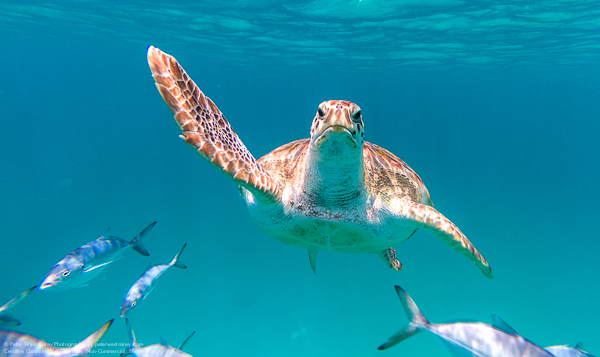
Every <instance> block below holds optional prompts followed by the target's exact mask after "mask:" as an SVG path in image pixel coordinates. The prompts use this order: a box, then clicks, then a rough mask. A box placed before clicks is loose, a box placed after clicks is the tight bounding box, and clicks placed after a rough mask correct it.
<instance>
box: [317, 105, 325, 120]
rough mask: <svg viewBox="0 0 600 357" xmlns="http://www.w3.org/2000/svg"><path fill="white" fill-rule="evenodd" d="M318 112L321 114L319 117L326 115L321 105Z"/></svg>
mask: <svg viewBox="0 0 600 357" xmlns="http://www.w3.org/2000/svg"><path fill="white" fill-rule="evenodd" d="M317 113H318V115H319V118H322V117H324V116H325V111H324V110H323V109H322V108H321V107H319V110H318V112H317Z"/></svg>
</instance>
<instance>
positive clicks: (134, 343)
mask: <svg viewBox="0 0 600 357" xmlns="http://www.w3.org/2000/svg"><path fill="white" fill-rule="evenodd" d="M125 324H126V325H127V334H128V335H129V347H127V348H126V349H125V351H123V352H122V353H121V354H120V355H119V356H120V357H124V356H128V355H130V354H133V352H134V350H135V349H137V348H139V345H138V343H137V341H136V340H135V333H134V332H133V328H132V327H131V324H130V323H129V319H128V318H125Z"/></svg>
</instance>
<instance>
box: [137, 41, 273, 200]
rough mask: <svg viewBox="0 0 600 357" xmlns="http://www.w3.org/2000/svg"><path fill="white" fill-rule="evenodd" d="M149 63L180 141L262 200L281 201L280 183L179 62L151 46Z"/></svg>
mask: <svg viewBox="0 0 600 357" xmlns="http://www.w3.org/2000/svg"><path fill="white" fill-rule="evenodd" d="M148 64H149V65H150V70H151V71H152V77H153V78H154V81H155V82H156V87H157V88H158V91H159V92H160V94H161V95H162V97H163V99H164V100H165V102H166V103H167V105H168V106H169V108H171V111H172V112H173V113H174V115H175V120H176V121H177V123H178V124H179V126H180V127H181V131H182V133H183V135H181V138H182V139H184V140H185V142H186V143H188V144H189V145H191V146H193V147H194V148H195V149H196V150H197V151H198V153H199V154H200V155H201V156H202V157H203V158H205V159H206V160H207V161H208V162H210V163H211V164H212V165H213V166H215V167H217V168H219V169H220V170H222V172H223V173H224V174H225V175H227V176H228V177H230V178H231V179H232V180H233V181H234V182H236V183H237V184H239V185H241V186H243V187H244V188H246V189H248V190H249V191H250V192H252V194H253V195H254V196H256V197H257V198H258V199H260V200H261V201H264V202H276V201H278V200H279V199H280V190H279V187H278V185H277V182H276V181H275V180H274V179H273V178H272V177H271V176H270V175H269V174H268V173H267V172H265V171H264V170H263V169H262V168H261V167H260V165H259V164H258V163H257V162H256V159H254V157H253V156H252V154H251V153H250V152H249V151H248V149H246V146H245V145H244V143H242V141H241V140H240V138H239V137H238V136H237V134H236V133H235V132H234V131H233V129H232V128H231V125H229V122H227V120H226V119H225V116H223V114H222V113H221V111H220V110H219V109H218V108H217V106H216V105H215V104H214V103H213V101H212V100H210V98H208V97H206V96H205V95H204V94H203V93H202V92H201V91H200V89H199V88H198V86H196V83H194V81H193V80H192V79H191V78H190V77H189V76H188V75H187V73H186V72H185V71H184V69H183V68H182V67H181V66H180V65H179V63H177V60H176V59H175V58H174V57H173V56H170V55H168V54H166V53H164V52H162V51H161V50H159V49H158V48H155V47H154V46H150V47H149V48H148Z"/></svg>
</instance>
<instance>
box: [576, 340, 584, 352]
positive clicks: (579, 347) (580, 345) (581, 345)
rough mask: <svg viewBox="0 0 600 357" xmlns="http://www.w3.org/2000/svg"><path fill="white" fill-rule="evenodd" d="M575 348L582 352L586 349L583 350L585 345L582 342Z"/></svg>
mask: <svg viewBox="0 0 600 357" xmlns="http://www.w3.org/2000/svg"><path fill="white" fill-rule="evenodd" d="M575 348H576V349H578V350H581V351H583V350H584V348H583V343H581V342H577V344H576V345H575Z"/></svg>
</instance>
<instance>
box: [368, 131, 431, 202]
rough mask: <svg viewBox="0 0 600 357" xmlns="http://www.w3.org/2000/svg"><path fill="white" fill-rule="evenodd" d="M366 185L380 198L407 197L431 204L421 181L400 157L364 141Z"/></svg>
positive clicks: (414, 200)
mask: <svg viewBox="0 0 600 357" xmlns="http://www.w3.org/2000/svg"><path fill="white" fill-rule="evenodd" d="M363 156H364V158H365V160H364V163H365V172H366V173H367V175H366V177H365V180H367V182H366V186H367V187H368V188H370V189H371V190H373V191H374V192H377V194H378V195H380V196H381V198H382V199H384V200H386V199H389V198H391V197H397V198H400V197H408V198H410V200H411V201H413V202H417V203H422V204H424V205H428V206H433V203H432V202H431V198H430V196H429V191H427V188H426V187H425V185H424V184H423V181H422V180H421V178H420V177H419V175H417V173H416V172H414V171H413V170H412V169H411V168H410V167H409V166H408V165H407V164H406V163H405V162H404V161H402V159H400V158H399V157H397V156H396V155H394V154H392V153H391V152H389V151H388V150H386V149H384V148H382V147H380V146H377V145H375V144H372V143H369V142H365V150H364V153H363Z"/></svg>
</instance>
